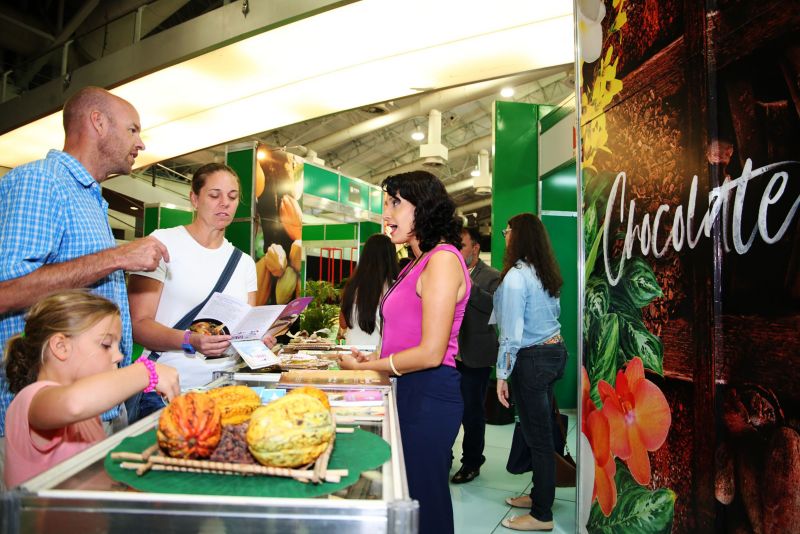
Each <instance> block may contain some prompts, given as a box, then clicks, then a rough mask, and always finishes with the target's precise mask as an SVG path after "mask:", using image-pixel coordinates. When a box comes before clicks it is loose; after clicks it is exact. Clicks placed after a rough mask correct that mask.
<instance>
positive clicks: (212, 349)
mask: <svg viewBox="0 0 800 534" xmlns="http://www.w3.org/2000/svg"><path fill="white" fill-rule="evenodd" d="M230 339H231V336H227V335H223V336H206V335H203V334H198V333H197V332H192V334H191V335H190V336H189V343H191V344H192V346H193V347H194V349H195V350H196V351H197V352H199V353H201V354H202V355H203V356H212V357H213V356H222V354H223V353H224V352H225V351H226V350H227V349H228V347H230V346H231V341H230Z"/></svg>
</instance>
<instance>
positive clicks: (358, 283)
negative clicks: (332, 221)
mask: <svg viewBox="0 0 800 534" xmlns="http://www.w3.org/2000/svg"><path fill="white" fill-rule="evenodd" d="M397 271H398V267H397V252H396V251H395V248H394V245H393V244H392V240H391V239H389V237H388V236H386V235H383V234H375V235H373V236H370V238H369V239H367V242H366V243H364V251H363V252H362V253H361V257H360V258H359V260H358V266H357V267H356V270H355V272H354V273H353V275H352V276H351V277H350V280H349V281H348V282H347V285H346V286H345V288H344V291H343V292H342V311H341V313H340V314H339V327H340V328H346V329H347V331H346V333H345V343H346V344H348V345H373V346H377V345H378V343H379V342H380V339H381V331H380V325H381V320H380V302H381V298H382V297H383V295H384V293H386V290H387V289H389V286H391V285H392V283H393V282H394V280H395V278H397Z"/></svg>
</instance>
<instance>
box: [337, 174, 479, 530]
mask: <svg viewBox="0 0 800 534" xmlns="http://www.w3.org/2000/svg"><path fill="white" fill-rule="evenodd" d="M383 190H384V192H385V194H384V201H383V202H384V203H383V220H384V223H385V225H386V227H387V228H388V230H389V232H390V235H391V239H392V243H395V244H399V243H408V244H409V245H410V246H411V250H412V252H413V254H414V261H412V262H411V263H410V264H409V265H408V266H407V267H406V268H405V269H403V271H401V273H400V275H399V278H398V280H397V282H395V284H394V285H393V286H392V287H391V289H390V290H389V291H388V292H387V293H386V295H385V296H384V298H383V302H382V304H381V313H382V315H383V319H384V330H383V339H382V342H381V351H380V355H378V354H375V353H373V354H364V353H360V352H355V354H354V356H345V357H343V358H342V362H341V366H342V368H343V369H374V370H380V371H388V372H390V373H393V374H394V375H396V376H397V377H398V378H397V413H398V417H399V422H400V436H401V438H402V440H403V456H404V458H405V464H406V476H407V478H408V490H409V493H410V495H411V498H412V499H416V500H417V501H418V502H419V532H420V533H421V534H448V533H452V532H453V504H452V501H451V500H450V488H449V485H448V480H447V479H448V474H449V471H450V464H451V462H452V459H451V458H452V457H451V451H452V448H453V443H454V442H455V439H456V436H457V435H458V428H459V427H460V426H461V416H462V412H463V410H464V404H463V401H462V400H461V388H460V377H459V374H458V371H457V370H456V362H455V355H456V352H458V331H459V328H460V327H461V320H462V319H463V318H464V309H465V308H466V305H467V300H468V299H469V293H470V287H471V282H470V278H469V272H468V271H467V267H466V265H465V264H464V259H463V258H462V256H461V253H460V252H459V248H460V247H461V223H460V222H458V221H456V219H455V217H454V216H455V205H454V204H453V201H452V200H451V199H450V197H449V196H448V195H447V191H445V188H444V185H443V184H442V182H441V181H439V179H438V178H436V177H435V176H433V175H432V174H430V173H428V172H425V171H415V172H409V173H404V174H398V175H395V176H390V177H389V178H387V179H386V180H384V181H383ZM378 356H380V358H378Z"/></svg>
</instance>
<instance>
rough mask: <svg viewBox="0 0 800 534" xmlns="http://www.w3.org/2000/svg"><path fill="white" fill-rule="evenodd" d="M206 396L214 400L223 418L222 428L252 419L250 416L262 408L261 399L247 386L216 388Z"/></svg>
mask: <svg viewBox="0 0 800 534" xmlns="http://www.w3.org/2000/svg"><path fill="white" fill-rule="evenodd" d="M206 395H208V396H209V397H211V398H212V399H214V402H216V403H217V408H219V411H220V414H221V416H222V426H227V425H238V424H240V423H244V422H245V421H247V420H249V419H250V415H251V414H252V413H253V412H254V411H255V410H256V408H258V407H259V406H261V397H259V396H258V393H256V392H255V391H253V389H251V388H249V387H247V386H225V387H221V388H214V389H212V390H210V391H208V392H206Z"/></svg>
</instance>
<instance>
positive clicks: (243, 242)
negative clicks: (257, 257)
mask: <svg viewBox="0 0 800 534" xmlns="http://www.w3.org/2000/svg"><path fill="white" fill-rule="evenodd" d="M225 238H226V239H227V240H228V241H230V242H231V243H232V244H233V246H234V247H236V248H238V249H240V250H241V251H242V252H244V253H245V254H250V251H251V250H252V249H251V241H252V239H253V225H252V223H251V222H250V219H247V220H245V221H234V222H232V223H231V224H230V225H229V226H228V227H227V228H226V229H225Z"/></svg>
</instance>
